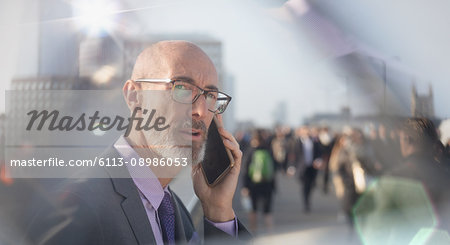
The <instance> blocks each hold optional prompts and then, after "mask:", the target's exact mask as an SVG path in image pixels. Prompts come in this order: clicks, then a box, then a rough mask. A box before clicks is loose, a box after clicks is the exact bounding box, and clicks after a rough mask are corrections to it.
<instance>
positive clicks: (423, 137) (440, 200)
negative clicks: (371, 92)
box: [389, 118, 450, 230]
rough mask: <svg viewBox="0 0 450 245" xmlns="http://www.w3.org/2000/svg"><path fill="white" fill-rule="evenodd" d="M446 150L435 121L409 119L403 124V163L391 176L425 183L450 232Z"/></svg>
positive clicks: (401, 136) (449, 198)
mask: <svg viewBox="0 0 450 245" xmlns="http://www.w3.org/2000/svg"><path fill="white" fill-rule="evenodd" d="M442 148H443V146H442V143H441V142H440V140H439V138H438V134H437V131H436V128H435V127H434V124H433V122H432V121H431V120H429V119H427V118H409V119H407V120H406V121H405V122H404V123H403V125H402V127H401V131H400V149H401V154H402V156H403V161H402V162H401V164H400V165H399V166H398V167H396V168H394V169H392V171H390V172H389V174H390V175H393V176H399V177H406V178H410V179H413V180H417V181H420V182H421V183H423V184H424V186H425V188H426V189H427V191H428V193H429V194H430V196H431V199H432V201H433V203H434V205H435V207H436V209H437V211H438V214H439V215H440V216H441V221H444V222H442V223H441V225H442V226H445V228H446V229H447V230H449V228H450V204H449V201H450V190H449V188H448V186H450V174H449V172H448V169H447V168H446V165H445V163H444V162H443V155H442ZM444 217H445V218H444Z"/></svg>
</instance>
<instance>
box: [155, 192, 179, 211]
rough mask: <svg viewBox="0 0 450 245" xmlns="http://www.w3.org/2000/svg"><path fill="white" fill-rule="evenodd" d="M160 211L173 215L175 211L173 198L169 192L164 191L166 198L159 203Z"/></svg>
mask: <svg viewBox="0 0 450 245" xmlns="http://www.w3.org/2000/svg"><path fill="white" fill-rule="evenodd" d="M158 212H159V213H160V214H162V215H172V214H174V213H175V210H174V208H173V204H172V200H171V198H170V194H169V193H168V192H164V198H163V199H162V201H161V204H160V205H159V208H158Z"/></svg>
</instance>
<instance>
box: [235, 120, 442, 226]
mask: <svg viewBox="0 0 450 245" xmlns="http://www.w3.org/2000/svg"><path fill="white" fill-rule="evenodd" d="M374 125H376V126H371V127H370V128H365V129H359V128H356V127H354V128H351V127H344V128H343V129H340V130H339V131H338V130H334V132H332V130H331V129H330V128H328V127H315V126H300V127H298V128H294V129H293V128H290V127H284V126H277V127H275V129H274V130H267V129H256V130H253V131H252V132H243V131H238V132H237V133H236V138H237V139H238V141H239V143H240V146H241V150H242V152H243V153H244V157H243V159H244V160H243V168H242V176H243V177H242V183H243V188H242V191H241V193H242V195H243V196H249V197H250V199H251V201H252V208H251V211H250V215H249V221H250V229H251V230H253V231H255V230H256V229H257V220H256V217H257V214H256V212H257V210H258V208H259V206H260V204H262V206H263V210H262V211H263V213H264V217H265V218H264V219H265V222H264V223H265V225H266V227H268V229H269V230H270V228H271V227H272V225H273V224H272V223H273V221H272V219H273V218H272V215H271V211H272V206H273V205H272V203H273V195H274V192H275V190H276V189H277V188H283V187H279V186H277V180H276V176H283V175H285V176H290V177H295V178H296V179H298V181H299V183H300V184H301V188H300V190H301V191H300V198H301V201H302V203H303V211H304V212H305V213H309V212H311V207H314V205H312V199H311V196H312V191H313V189H314V187H315V186H318V187H321V189H322V191H323V192H324V193H328V192H329V190H331V189H332V190H334V192H335V194H336V196H337V198H338V200H340V202H341V203H340V206H341V210H342V213H345V216H346V218H347V221H348V224H349V225H350V227H353V225H354V220H355V217H354V216H355V214H354V208H355V204H356V203H357V202H358V200H359V199H360V198H361V196H362V195H363V194H364V193H365V192H367V190H368V189H369V188H370V187H371V186H373V183H375V182H376V181H377V180H379V179H380V178H384V177H395V178H401V179H409V180H413V181H417V182H419V183H421V184H422V185H423V186H424V189H425V190H426V191H427V192H428V193H429V198H430V202H431V203H432V205H433V208H434V209H435V212H436V213H437V216H438V219H440V220H441V222H440V226H439V228H442V229H444V230H447V231H448V230H449V228H450V227H449V226H448V224H447V223H448V222H446V220H450V218H449V214H450V209H449V207H448V206H449V205H448V203H450V202H448V201H449V200H450V195H449V191H448V184H449V183H450V182H449V181H450V171H449V169H450V161H449V159H450V158H449V156H450V152H449V146H448V145H443V144H442V143H441V141H440V139H439V132H438V130H437V129H436V128H435V126H434V124H433V122H432V121H430V120H429V119H426V118H408V119H405V120H397V121H394V122H389V123H388V122H378V123H377V124H375V123H374ZM276 172H279V174H276ZM331 183H332V186H331ZM331 187H332V188H331ZM424 208H425V207H424Z"/></svg>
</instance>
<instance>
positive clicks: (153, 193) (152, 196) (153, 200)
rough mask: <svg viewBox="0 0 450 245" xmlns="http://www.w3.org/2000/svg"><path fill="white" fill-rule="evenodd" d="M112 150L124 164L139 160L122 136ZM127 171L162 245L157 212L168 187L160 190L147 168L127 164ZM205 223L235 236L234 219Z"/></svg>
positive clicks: (154, 177)
mask: <svg viewBox="0 0 450 245" xmlns="http://www.w3.org/2000/svg"><path fill="white" fill-rule="evenodd" d="M114 148H115V149H116V150H117V151H118V152H119V154H120V156H121V157H123V158H124V159H123V160H124V162H126V163H130V162H131V161H130V159H132V158H136V159H137V158H139V155H138V154H137V152H136V151H135V150H134V149H133V148H132V147H131V146H130V144H129V143H128V141H127V140H126V139H125V138H124V137H123V136H121V137H120V138H119V139H118V140H117V141H116V143H115V144H114ZM127 169H128V171H129V172H130V176H131V178H132V179H133V182H134V183H135V184H136V186H137V188H138V191H139V196H140V197H141V201H142V204H143V205H144V208H145V211H146V213H147V217H148V219H149V221H150V225H151V227H152V231H153V234H154V236H155V240H156V243H157V244H164V242H163V236H162V233H161V226H160V222H159V217H158V212H157V210H158V208H159V205H160V204H161V201H162V199H163V198H164V192H168V193H169V194H170V192H169V189H168V188H169V187H168V186H166V187H165V188H162V186H161V184H160V183H159V180H158V178H157V177H156V176H155V175H154V174H153V172H152V170H151V169H150V168H149V167H145V166H143V167H140V166H135V167H132V166H130V165H129V164H127ZM137 176H139V177H137ZM144 176H145V177H144ZM206 221H207V222H210V223H211V224H212V225H213V226H215V227H216V228H218V229H220V230H222V231H224V232H226V233H228V234H230V235H231V236H234V237H236V236H237V232H236V231H237V230H238V228H237V221H236V218H234V220H231V221H228V222H222V223H215V222H212V221H210V220H208V219H206Z"/></svg>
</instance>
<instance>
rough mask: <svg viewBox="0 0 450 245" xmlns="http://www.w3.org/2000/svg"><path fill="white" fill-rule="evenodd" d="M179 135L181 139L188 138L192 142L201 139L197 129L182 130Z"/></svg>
mask: <svg viewBox="0 0 450 245" xmlns="http://www.w3.org/2000/svg"><path fill="white" fill-rule="evenodd" d="M181 134H182V135H183V137H185V138H188V139H189V140H192V141H200V140H202V139H203V133H202V131H201V130H199V129H195V128H191V129H182V130H181Z"/></svg>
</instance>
